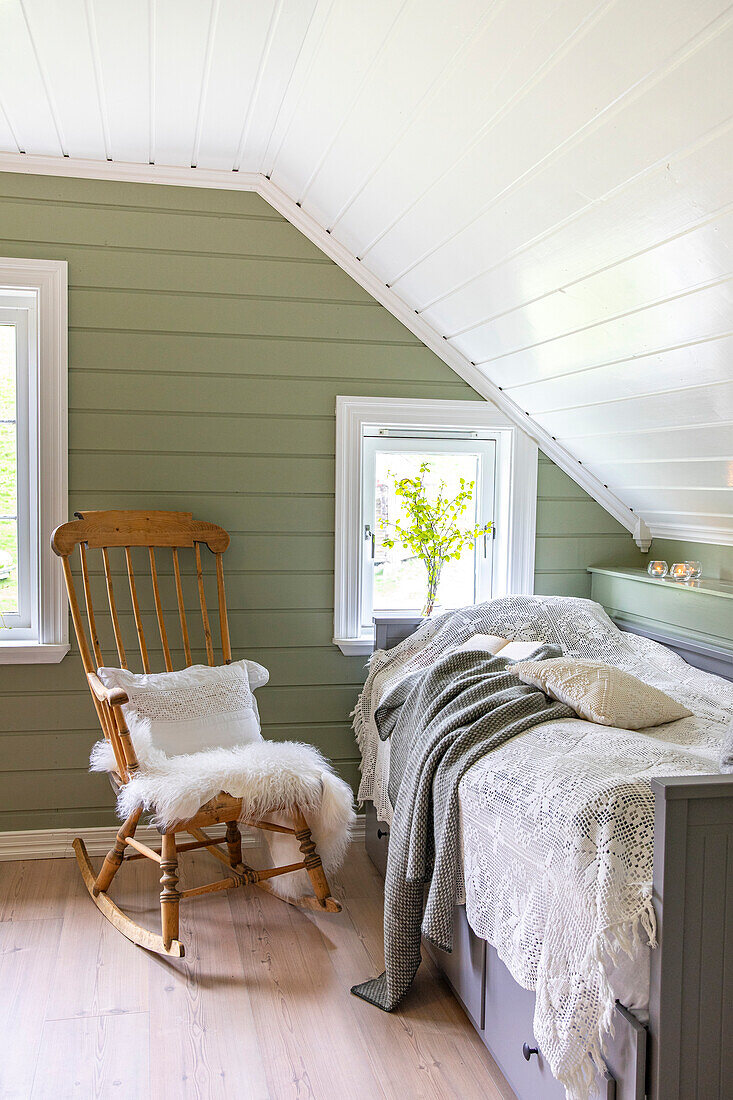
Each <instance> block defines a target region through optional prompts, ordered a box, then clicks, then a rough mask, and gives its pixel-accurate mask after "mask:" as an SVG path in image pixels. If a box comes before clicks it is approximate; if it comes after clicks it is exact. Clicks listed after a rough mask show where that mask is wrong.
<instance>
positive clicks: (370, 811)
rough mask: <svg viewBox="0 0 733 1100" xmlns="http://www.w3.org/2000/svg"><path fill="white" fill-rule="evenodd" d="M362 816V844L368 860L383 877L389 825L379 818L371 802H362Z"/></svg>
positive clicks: (385, 870)
mask: <svg viewBox="0 0 733 1100" xmlns="http://www.w3.org/2000/svg"><path fill="white" fill-rule="evenodd" d="M364 818H365V820H364V846H365V848H366V850H367V855H368V856H369V858H370V860H371V861H372V863H373V864H374V866H375V867H376V868H377V870H378V871H379V873H380V875H381V876H382V878H384V876H385V875H386V874H387V849H388V848H389V825H387V824H386V823H385V822H384V821H380V820H379V818H378V817H377V811H376V810H375V809H374V803H373V802H366V803H365V804H364Z"/></svg>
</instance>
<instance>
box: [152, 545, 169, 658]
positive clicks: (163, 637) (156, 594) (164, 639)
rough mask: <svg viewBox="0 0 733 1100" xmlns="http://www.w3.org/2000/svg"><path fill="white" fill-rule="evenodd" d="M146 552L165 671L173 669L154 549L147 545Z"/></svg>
mask: <svg viewBox="0 0 733 1100" xmlns="http://www.w3.org/2000/svg"><path fill="white" fill-rule="evenodd" d="M148 553H149V555H150V579H151V580H152V582H153V600H154V602H155V615H156V618H157V620H158V630H159V631H160V642H161V645H162V646H163V660H164V661H165V670H166V672H172V671H173V665H172V664H171V651H170V649H169V648H168V635H167V634H166V630H165V622H164V620H163V605H162V604H161V602H160V588H159V587H158V570H157V569H156V568H155V550H154V549H153V547H152V546H149V547H148Z"/></svg>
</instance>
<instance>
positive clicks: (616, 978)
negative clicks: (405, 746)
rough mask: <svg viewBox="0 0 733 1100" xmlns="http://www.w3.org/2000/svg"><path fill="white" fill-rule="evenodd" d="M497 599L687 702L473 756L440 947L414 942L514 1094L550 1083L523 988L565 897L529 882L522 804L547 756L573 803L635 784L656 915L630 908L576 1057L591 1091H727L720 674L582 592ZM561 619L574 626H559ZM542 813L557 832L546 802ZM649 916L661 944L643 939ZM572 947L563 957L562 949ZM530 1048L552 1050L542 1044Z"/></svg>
mask: <svg viewBox="0 0 733 1100" xmlns="http://www.w3.org/2000/svg"><path fill="white" fill-rule="evenodd" d="M498 602H499V601H495V603H498ZM538 608H539V609H540V610H541V614H538V613H537V612H538ZM502 613H503V614H504V620H503V621H500V619H501V616H499V618H497V617H496V616H494V617H493V618H492V619H491V622H492V629H494V628H495V629H494V632H496V633H502V628H503V632H504V636H512V637H519V638H537V637H539V638H541V639H542V640H553V641H555V642H557V641H558V639H559V636H560V634H561V635H562V636H563V637H564V638H565V639H566V641H567V646H566V650H567V651H568V652H574V653H575V655H578V656H580V655H584V654H587V653H588V651H589V649H590V650H594V653H593V655H595V656H600V655H601V651H603V653H604V656H605V658H606V659H607V660H609V662H610V663H618V664H619V665H621V666H622V667H624V666H625V667H626V668H627V669H629V670H631V669H632V668H634V669H635V670H636V675H639V676H640V678H643V679H647V680H648V682H653V683H655V684H656V685H657V686H663V685H666V686H667V687H669V686H670V684H674V688H675V690H676V691H677V697H678V698H686V699H688V700H690V701H691V702H690V704H689V705H690V709H691V710H692V711H693V717H692V718H690V719H683V720H681V721H678V722H674V723H670V724H668V725H667V726H662V727H656V728H655V729H654V730H652V731H644V732H643V733H641V732H637V733H632V732H630V731H627V730H611V729H609V728H608V727H604V728H603V729H604V737H603V744H602V746H599V743H598V738H597V731H598V727H594V726H592V725H591V724H590V723H587V722H582V721H580V720H562V721H559V722H547V723H544V724H543V725H541V726H539V727H537V728H535V729H533V730H530V731H528V732H527V733H526V734H524V735H522V736H520V737H517V738H514V739H512V740H511V741H510V742H508V743H507V744H505V745H504V746H502V747H501V748H499V749H497V750H495V751H494V752H492V753H490V754H488V755H487V756H485V757H484V758H483V759H482V760H481V761H479V762H478V763H477V764H475V765H474V766H473V767H472V768H471V769H470V770H469V771H468V772H467V773H466V775H465V776H464V777H463V779H462V780H461V784H460V787H459V803H460V828H461V846H462V859H463V873H464V881H465V890H464V891H461V893H460V894H459V896H458V897H457V899H456V902H457V906H456V912H455V924H456V942H455V946H454V951H453V953H452V954H451V955H447V954H444V953H442V952H439V951H436V950H435V949H430V950H431V954H432V955H433V957H434V958H435V960H436V961H437V962H438V965H439V966H440V967H441V969H442V970H443V971H444V972H445V974H446V977H447V978H448V980H449V981H450V982H451V984H452V985H453V988H454V990H455V991H456V993H457V995H458V996H459V998H460V1000H461V1001H462V1003H463V1005H464V1008H465V1009H466V1011H467V1013H468V1015H469V1017H470V1018H471V1020H472V1022H473V1024H474V1026H475V1027H476V1028H477V1030H478V1032H479V1034H480V1035H481V1037H482V1039H483V1040H484V1042H485V1043H486V1045H487V1047H488V1048H489V1049H490V1050H491V1052H492V1054H493V1055H494V1057H495V1059H496V1061H497V1062H498V1063H499V1065H500V1067H501V1068H502V1070H503V1072H504V1074H505V1076H506V1077H507V1079H508V1081H509V1083H510V1084H511V1085H512V1087H513V1089H514V1091H515V1092H516V1094H517V1096H518V1097H519V1098H520V1100H530V1098H533V1100H534V1098H545V1097H546V1098H547V1100H554V1098H555V1097H557V1098H558V1100H561V1098H562V1097H564V1096H565V1089H564V1088H563V1087H562V1086H561V1085H560V1084H559V1083H558V1081H557V1080H556V1079H555V1078H554V1076H553V1075H552V1073H551V1072H550V1065H549V1064H550V1062H552V1061H553V1058H554V1061H555V1062H557V1059H558V1055H557V1052H556V1050H555V1049H554V1048H553V1036H552V1034H551V1033H548V1030H547V1017H548V1013H547V1011H545V1012H544V1013H543V1012H537V997H536V993H535V990H536V989H537V988H538V966H539V967H540V971H541V966H542V959H541V955H542V951H543V950H546V949H547V942H548V940H549V939H552V935H553V934H554V933H555V932H558V930H559V932H558V935H556V936H555V939H556V941H557V942H556V943H555V952H557V951H558V950H559V951H560V952H562V950H565V949H566V947H567V945H565V944H564V943H563V935H562V933H563V929H564V928H565V927H566V926H567V925H568V923H572V920H573V919H574V914H573V911H572V907H571V906H569V905H568V904H566V901H565V899H563V898H562V897H560V898H559V899H558V898H557V897H554V898H553V897H552V896H551V895H550V896H548V891H547V890H545V889H543V888H541V886H542V873H543V867H544V866H545V862H546V861H547V859H548V846H547V845H546V844H545V843H544V839H543V836H542V835H541V831H540V830H538V829H536V828H533V817H532V812H531V806H532V805H533V799H534V800H535V801H536V795H537V792H538V791H539V792H544V797H545V798H547V796H548V792H552V789H553V783H554V782H555V780H556V777H557V775H558V772H559V771H564V772H565V775H566V778H567V776H571V777H572V776H577V777H578V778H579V781H580V780H582V785H583V799H582V800H580V801H579V802H578V805H580V806H583V807H585V806H590V807H593V806H595V805H607V804H608V800H609V799H612V800H613V799H618V798H621V801H622V802H623V798H624V792H626V791H628V790H630V789H632V788H633V791H634V794H635V797H634V798H633V799H631V800H630V801H631V802H632V803H633V809H632V812H631V813H630V821H629V827H630V829H632V830H633V833H634V836H635V837H637V836H638V844H635V845H629V846H628V847H629V849H630V850H632V849H633V856H634V859H635V860H636V863H637V864H638V868H637V870H638V876H637V877H638V878H639V879H640V880H644V881H645V882H647V883H648V891H649V898H650V905H651V896H652V889H653V914H654V916H655V918H656V919H655V924H656V929H655V928H653V927H652V928H648V929H646V933H647V934H645V929H644V927H643V921H642V924H641V926H640V928H639V933H640V934H638V935H634V936H633V938H632V941H631V942H629V943H626V944H624V950H621V951H615V952H614V955H613V959H608V958H606V959H605V960H604V964H605V965H604V966H603V968H602V969H603V972H604V975H605V976H606V977H607V978H608V980H609V983H610V987H611V990H612V993H613V997H612V998H611V1000H610V1002H609V1001H608V997H607V996H606V1000H605V1003H606V1004H608V1003H610V1004H611V1006H612V1018H611V1019H608V1020H606V1021H605V1023H604V1027H607V1025H609V1024H610V1025H611V1026H612V1027H613V1032H614V1034H613V1036H612V1037H611V1036H608V1035H607V1036H606V1038H605V1040H604V1047H603V1061H600V1059H598V1058H597V1059H596V1061H597V1062H599V1063H600V1064H601V1065H604V1064H605V1066H606V1070H605V1071H604V1072H602V1073H600V1074H597V1073H595V1070H589V1072H588V1077H589V1085H588V1089H587V1095H589V1096H593V1097H603V1098H604V1100H610V1098H611V1097H616V1098H617V1100H627V1098H629V1100H630V1098H632V1097H634V1098H637V1097H638V1098H639V1100H640V1098H642V1097H644V1096H645V1095H649V1096H651V1097H653V1098H654V1100H674V1098H677V1097H678V1098H680V1100H681V1098H683V1097H690V1098H692V1097H703V1096H704V1097H706V1098H707V1097H711V1098H713V1097H716V1096H720V1097H723V1096H726V1095H729V1094H730V1093H729V1092H726V1089H727V1088H728V1087H729V1086H728V1084H727V1082H728V1080H729V1078H730V1079H733V1064H730V1054H729V1052H728V1048H729V1043H728V1042H726V1041H725V1037H726V1036H728V1037H729V1036H730V1034H731V1033H733V1023H732V1021H731V1019H729V1018H728V1016H727V1015H726V1013H727V1011H728V1010H727V1008H726V1007H725V1006H726V1005H727V1003H729V1002H730V1001H731V999H732V998H733V970H732V969H731V956H732V954H733V918H731V917H730V916H728V917H726V910H725V902H726V897H727V895H728V894H730V906H729V909H728V913H729V914H730V912H731V911H732V910H733V858H729V856H728V851H729V845H730V851H731V853H733V778H732V777H729V776H723V775H721V774H720V773H719V772H718V769H717V758H718V753H719V747H720V738H721V735H722V729H723V725H724V723H725V721H726V720H728V721H729V720H730V717H731V715H733V688H731V686H730V684H728V683H727V682H726V681H725V680H724V679H721V678H720V677H718V676H710V675H709V674H707V673H705V672H704V671H701V670H700V669H695V668H692V667H691V666H689V665H687V664H686V663H684V662H683V661H681V660H680V658H679V657H677V656H676V655H675V654H673V653H671V652H670V651H669V650H667V649H663V648H662V647H660V646H659V645H658V644H657V643H656V642H655V641H654V640H653V639H650V638H648V637H644V638H631V637H630V636H629V635H628V634H625V635H621V632H619V631H618V630H617V628H616V627H615V626H614V625H613V624H612V623H611V622H610V620H608V617H607V616H606V615H605V613H604V612H603V611H602V609H601V608H599V607H598V605H595V604H591V602H590V601H578V600H567V601H561V600H557V599H556V600H542V599H540V598H534V601H533V600H529V601H525V606H524V608H523V609H522V611H521V613H520V614H519V615H517V609H516V608H514V609H513V611H512V615H511V621H509V619H508V618H507V615H506V610H505V609H504V611H503V612H502ZM548 619H551V620H553V621H554V622H555V623H559V624H560V626H559V634H558V629H555V628H553V629H555V636H554V637H553V638H552V639H548V638H546V637H543V635H545V634H546V633H547V630H548V627H547V620H548ZM576 620H577V622H579V623H580V624H581V626H580V627H579V628H574V629H568V622H570V621H576ZM588 624H591V625H590V626H589V625H588ZM598 624H600V625H598ZM466 629H467V630H469V631H470V629H471V626H470V624H469V625H468V626H467V627H466ZM594 635H596V636H594ZM405 646H407V647H408V649H409V646H410V643H409V642H406V643H404V646H403V649H404V648H405ZM431 646H432V649H431ZM422 648H423V653H424V657H418V658H417V659H418V660H421V659H424V660H429V659H430V656H431V652H434V651H435V648H436V646H435V644H434V643H431V642H430V640H428V644H427V646H423V647H422ZM438 648H440V647H439V646H438ZM418 649H419V647H418ZM642 667H643V672H642V671H641V669H642ZM716 667H718V668H719V665H716ZM693 703H694V705H692V704H693ZM360 732H361V738H360V740H361V743H362V751H363V754H364V776H363V783H362V792H361V793H362V797H364V798H366V799H371V800H372V801H371V804H370V803H369V802H368V803H367V848H368V850H369V851H370V854H371V855H372V858H373V859H374V861H375V863H377V865H379V864H380V863H382V864H384V862H385V859H386V845H387V844H388V831H389V824H390V818H391V807H390V805H389V799H388V797H387V795H386V782H385V780H386V776H387V774H388V769H389V742H388V741H387V742H379V743H378V744H377V745H374V744H372V745H368V744H366V743H365V742H364V730H363V728H362V730H361V731H360ZM650 735H651V736H650ZM640 739H641V740H640ZM640 747H641V749H643V754H642V755H640V751H641V749H640ZM600 748H602V751H599V749H600ZM716 773H717V774H716ZM529 776H531V777H532V781H531V782H528V780H527V777H529ZM518 779H519V781H518ZM540 801H541V799H540ZM528 806H529V807H530V811H529V812H528V809H527V807H528ZM545 821H546V819H545ZM555 828H556V831H557V832H558V833H561V832H562V815H561V814H559V813H558V814H557V815H556V822H555ZM555 839H556V840H557V837H556V838H555ZM560 840H561V846H562V843H566V844H569V843H572V830H571V829H568V831H567V835H566V836H565V837H564V838H563V837H561V838H560ZM550 854H551V853H550ZM590 864H592V860H589V865H590ZM625 873H627V874H630V871H629V868H626V871H625ZM634 877H635V876H634V875H631V878H634ZM538 883H539V884H540V885H539V886H538ZM604 920H606V921H608V916H607V915H606V916H605V917H604ZM548 930H549V931H548ZM581 931H582V929H581ZM654 932H656V936H657V939H658V940H659V944H660V946H659V947H658V949H656V950H651V949H650V947H649V941H650V939H651V940H652V942H653V941H654ZM648 933H651V935H649V934H648ZM580 942H582V938H581V940H580ZM726 948H727V952H728V953H727V956H726ZM726 960H727V961H726ZM571 962H574V965H575V966H576V968H577V967H578V965H579V964H578V960H577V959H576V960H571ZM540 978H542V973H540ZM552 979H553V975H552V974H550V975H549V979H548V976H547V975H545V981H544V986H545V987H547V986H548V985H549V987H550V988H552V986H551V980H552ZM554 980H555V981H556V980H557V973H556V974H555V975H554ZM542 988H543V982H542V981H540V989H542ZM578 1000H579V1001H581V1002H583V1003H582V1004H581V1011H580V1015H579V1016H578V1010H577V1008H576V1009H574V1010H573V1013H570V1014H569V1015H568V1018H567V1019H565V1020H563V1019H560V1020H559V1021H558V1020H557V1019H555V1020H552V1021H551V1024H552V1026H553V1027H558V1026H559V1027H560V1029H562V1028H567V1029H569V1031H570V1032H572V1029H573V1028H578V1027H579V1028H580V1030H581V1031H582V1030H583V1026H587V1020H585V1021H584V1019H583V1011H585V1012H588V1010H589V1008H588V1006H589V1005H590V1010H591V1012H592V1009H593V996H592V990H591V994H590V995H589V994H588V990H585V991H584V997H583V998H579V999H578ZM614 1002H615V1003H614ZM606 1011H607V1010H606ZM591 1022H593V1021H591ZM538 1025H539V1026H538ZM535 1036H536V1037H535ZM555 1046H557V1044H555ZM543 1047H544V1048H545V1049H549V1050H550V1051H551V1055H552V1057H551V1058H550V1059H548V1057H547V1056H546V1054H545V1053H544V1051H543ZM596 1053H597V1052H596ZM588 1066H591V1062H590V1059H588ZM591 1078H592V1080H591Z"/></svg>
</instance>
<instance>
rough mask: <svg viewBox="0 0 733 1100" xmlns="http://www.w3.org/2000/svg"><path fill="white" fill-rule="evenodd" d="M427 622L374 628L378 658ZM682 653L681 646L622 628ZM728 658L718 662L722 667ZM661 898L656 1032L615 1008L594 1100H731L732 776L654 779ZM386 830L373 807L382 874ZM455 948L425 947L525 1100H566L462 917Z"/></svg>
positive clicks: (707, 662) (512, 996)
mask: <svg viewBox="0 0 733 1100" xmlns="http://www.w3.org/2000/svg"><path fill="white" fill-rule="evenodd" d="M418 622H419V620H414V619H413V620H412V621H410V620H408V619H407V617H406V618H405V621H404V622H400V624H399V627H397V628H395V622H394V620H393V619H392V620H391V621H389V622H382V623H381V624H380V622H378V621H377V622H375V626H376V639H375V640H376V644H377V648H379V649H384V648H390V647H391V646H394V645H396V644H397V643H398V642H399V641H401V640H402V638H404V637H406V636H407V635H408V634H410V633H412V631H413V630H414V629H415V628H416V626H417V624H418ZM618 625H619V626H620V627H621V628H622V629H626V630H630V631H632V632H633V633H639V634H642V633H643V634H644V636H646V637H652V638H654V640H655V641H660V642H662V644H667V645H670V647H671V648H674V649H676V650H677V651H678V652H682V650H683V648H684V646H683V645H682V644H681V641H680V639H679V638H677V637H675V638H674V639H672V638H671V637H670V636H668V635H664V634H661V633H658V632H651V631H650V630H648V629H647V628H644V629H643V630H642V629H641V628H638V629H637V628H636V627H634V626H632V625H631V624H627V623H626V622H621V621H619V623H618ZM710 649H711V652H710V654H709V655H708V654H706V652H705V647H704V646H701V645H700V643H697V642H696V643H695V650H694V659H693V660H690V657H689V655H688V653H687V652H684V653H683V655H684V656H685V659H686V660H689V663H690V664H694V665H696V667H698V668H703V669H706V670H707V671H710V672H715V673H716V674H717V675H722V676H724V677H725V678H726V679H729V680H733V658H732V657H731V656H730V654H726V653H725V652H724V651H721V650H720V649H718V648H717V647H712V646H711V647H710ZM721 655H722V656H721ZM652 789H653V791H654V795H655V799H656V807H655V815H654V875H653V897H654V908H655V910H656V914H657V924H658V933H657V934H658V939H659V947H658V948H657V950H655V951H652V952H651V976H650V977H651V980H650V1000H649V1023H648V1025H646V1026H645V1025H644V1024H642V1023H640V1021H639V1020H637V1019H636V1017H635V1016H634V1014H633V1013H632V1012H630V1011H629V1010H628V1009H627V1008H625V1007H624V1006H623V1005H622V1004H620V1003H618V1002H617V1004H616V1019H615V1035H614V1037H613V1039H612V1040H611V1041H610V1042H609V1047H608V1056H607V1059H606V1072H605V1073H604V1074H603V1075H599V1076H598V1078H597V1084H596V1092H595V1097H594V1100H644V1098H645V1097H647V1098H648V1100H733V774H732V775H720V774H716V775H703V776H677V777H674V778H670V779H653V780H652ZM388 844H389V828H388V826H387V825H386V824H385V823H384V822H380V821H378V820H377V816H376V813H375V811H374V807H373V805H372V804H371V803H368V804H367V807H366V848H367V852H368V853H369V855H370V857H371V859H372V862H373V863H374V864H375V866H376V867H377V868H378V869H379V870H380V872H381V873H382V874H384V871H385V868H386V863H387V850H388ZM455 918H456V919H455V944H454V949H453V952H452V953H451V954H445V953H444V952H442V951H439V950H437V949H436V948H434V947H432V946H430V945H428V944H427V943H426V944H425V948H426V950H427V951H428V952H429V954H430V956H431V958H432V959H433V961H434V962H435V963H436V964H437V966H438V967H439V969H440V970H441V971H442V972H443V974H444V975H445V977H446V979H447V981H448V982H449V984H450V985H451V987H452V989H453V991H454V993H455V994H456V996H457V998H458V1000H459V1001H460V1002H461V1004H462V1005H463V1008H464V1009H465V1011H466V1014H467V1015H468V1018H469V1019H470V1021H471V1023H472V1024H473V1026H474V1027H475V1029H476V1031H477V1032H478V1034H479V1036H480V1037H481V1040H482V1041H483V1043H484V1044H485V1046H486V1047H487V1048H488V1050H489V1051H490V1053H491V1054H492V1056H493V1058H494V1060H495V1061H496V1062H497V1064H498V1065H499V1067H500V1069H501V1071H502V1073H503V1074H504V1076H505V1077H506V1079H507V1082H508V1083H509V1085H510V1086H511V1088H512V1089H513V1091H514V1093H515V1094H516V1096H517V1098H518V1100H564V1097H565V1090H564V1089H563V1088H562V1086H561V1085H559V1083H558V1082H557V1081H556V1080H555V1078H554V1077H553V1076H552V1074H551V1073H550V1071H549V1068H548V1066H547V1064H546V1063H545V1061H544V1059H543V1056H542V1052H541V1050H539V1049H538V1045H537V1043H536V1041H535V1038H534V1034H533V1031H532V1020H533V1017H534V1000H535V998H534V993H532V992H531V991H529V990H526V989H523V988H522V987H521V986H519V985H518V984H517V983H516V982H515V981H514V979H513V978H512V976H511V975H510V973H509V971H508V970H507V968H506V967H505V966H504V964H503V963H502V962H501V960H500V959H499V957H498V955H497V953H496V951H495V949H494V948H493V947H492V946H491V944H488V943H486V941H485V940H482V939H480V938H479V937H478V936H476V935H475V934H474V932H473V931H472V930H471V928H470V926H469V925H468V922H467V920H466V913H465V907H464V906H456V913H455Z"/></svg>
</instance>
